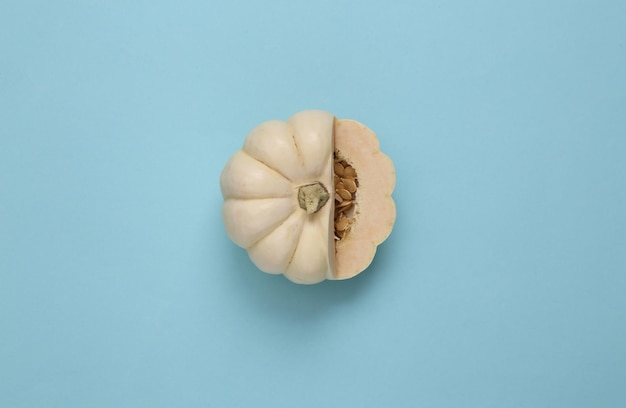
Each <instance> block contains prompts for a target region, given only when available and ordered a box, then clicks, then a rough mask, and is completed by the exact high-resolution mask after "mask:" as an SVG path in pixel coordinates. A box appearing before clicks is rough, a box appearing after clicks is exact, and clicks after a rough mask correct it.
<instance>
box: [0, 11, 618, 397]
mask: <svg viewBox="0 0 626 408" xmlns="http://www.w3.org/2000/svg"><path fill="white" fill-rule="evenodd" d="M625 22H626V2H624V1H590V0H589V1H508V2H498V1H476V2H463V1H397V2H389V3H386V2H382V1H381V2H364V1H320V0H310V1H306V2H300V1H275V2H266V1H259V2H234V1H226V0H220V1H187V2H173V1H172V2H165V1H134V2H121V1H54V2H46V1H13V0H4V1H3V2H2V4H1V5H0V406H2V407H12V408H13V407H14V408H19V407H174V406H176V407H261V406H268V407H384V406H387V407H418V406H419V407H590V406H597V407H625V406H626V23H625ZM310 108H318V109H324V110H328V111H330V112H333V113H334V114H336V115H337V116H339V117H342V118H353V119H356V120H359V121H361V122H363V123H365V124H367V125H368V126H369V127H370V128H372V129H373V130H374V131H376V132H377V133H378V135H379V137H380V139H381V144H382V148H383V150H384V151H385V152H386V153H387V154H389V155H390V156H391V157H392V158H393V159H394V162H395V165H396V170H397V174H398V184H397V188H396V192H395V194H394V197H395V200H396V204H397V208H398V218H397V223H396V227H395V229H394V232H393V234H392V235H391V237H390V238H389V239H388V241H386V242H385V244H384V245H383V246H382V247H380V249H379V253H378V256H377V258H376V259H375V261H374V263H373V265H372V266H371V268H369V269H368V270H367V271H366V272H365V273H363V274H362V275H360V276H358V277H357V278H355V279H353V280H349V281H344V282H325V283H323V284H320V285H316V286H308V287H307V286H297V285H294V284H291V283H290V282H288V281H287V280H285V279H284V278H282V277H280V276H270V275H265V274H262V273H260V272H258V271H257V270H256V269H255V268H254V267H253V266H252V264H251V263H250V262H249V260H248V258H247V256H246V254H245V251H243V250H241V249H239V248H237V247H236V246H235V245H234V244H232V243H231V242H230V241H229V240H228V238H227V236H226V234H225V233H224V230H223V227H222V222H221V217H220V207H221V196H220V192H219V187H218V179H219V173H220V171H221V169H222V166H223V165H224V164H225V162H226V160H227V159H228V157H229V156H230V155H231V154H232V153H234V152H235V151H236V150H238V149H239V148H240V146H241V144H242V142H243V139H244V137H245V136H246V134H247V133H248V131H249V130H250V129H251V128H253V127H254V126H256V125H257V124H258V123H260V122H262V121H265V120H269V119H286V118H288V117H289V116H290V115H292V114H293V113H295V112H297V111H300V110H303V109H310Z"/></svg>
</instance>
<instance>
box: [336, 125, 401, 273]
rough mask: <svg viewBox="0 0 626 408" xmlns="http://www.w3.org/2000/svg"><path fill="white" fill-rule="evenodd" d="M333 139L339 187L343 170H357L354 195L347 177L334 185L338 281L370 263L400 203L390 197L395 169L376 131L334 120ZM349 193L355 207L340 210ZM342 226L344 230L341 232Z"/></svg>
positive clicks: (394, 181) (389, 229) (392, 222)
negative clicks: (396, 203)
mask: <svg viewBox="0 0 626 408" xmlns="http://www.w3.org/2000/svg"><path fill="white" fill-rule="evenodd" d="M334 138H335V146H334V150H335V164H334V166H335V167H334V170H335V186H336V187H337V177H339V178H340V179H341V178H342V177H341V176H344V177H343V178H345V169H347V168H352V169H353V170H354V172H355V175H354V181H355V184H356V185H355V186H354V187H355V188H354V189H355V194H354V195H353V194H352V192H350V190H349V189H348V188H347V187H348V186H347V185H346V183H345V181H344V182H343V183H342V184H343V187H346V188H345V189H337V188H336V192H335V197H336V198H335V231H336V232H335V279H348V278H351V277H353V276H355V275H357V274H359V273H360V272H362V271H363V270H365V269H366V268H367V267H368V266H369V265H370V263H371V262H372V260H373V259H374V255H375V254H376V247H377V246H378V245H379V244H380V243H382V242H383V241H384V240H385V239H387V237H388V236H389V234H390V233H391V230H392V228H393V224H394V222H395V219H396V207H395V204H394V202H393V199H392V198H391V193H392V192H393V189H394V187H395V183H396V173H395V169H394V167H393V163H392V162H391V159H389V157H388V156H387V155H385V154H384V153H382V152H381V151H380V145H379V143H378V138H377V137H376V134H374V132H372V131H371V130H370V129H369V128H367V127H366V126H364V125H362V124H361V123H359V122H356V121H354V120H349V119H335V123H334ZM337 159H339V160H337ZM338 164H339V166H340V167H341V168H340V167H339V166H338ZM349 171H350V173H351V170H349ZM340 173H343V174H340ZM357 175H358V178H357ZM348 183H349V182H348ZM350 188H351V189H352V188H353V186H352V185H350ZM340 190H346V191H345V192H344V191H340ZM346 192H347V193H349V194H350V198H349V200H350V201H351V204H350V206H351V208H350V210H349V211H346V212H345V213H344V212H340V213H338V212H337V206H338V205H340V204H341V202H343V200H344V196H345V197H346V198H347V197H348V196H347V195H346ZM338 195H339V196H340V198H339V199H338V198H337V196H338ZM340 200H342V201H341V202H339V201H340ZM341 215H343V217H345V218H346V219H347V220H344V218H342V217H341ZM344 224H345V225H346V227H345V229H344V230H343V231H340V232H339V234H337V230H339V227H341V228H343V227H344ZM338 238H339V239H338Z"/></svg>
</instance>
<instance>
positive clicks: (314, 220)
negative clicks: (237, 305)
mask: <svg viewBox="0 0 626 408" xmlns="http://www.w3.org/2000/svg"><path fill="white" fill-rule="evenodd" d="M355 124H356V125H360V124H358V123H357V122H353V121H342V123H338V121H337V120H336V119H335V117H334V116H333V115H332V114H330V113H327V112H323V111H304V112H300V113H298V114H296V115H294V116H292V117H291V118H290V119H289V120H287V121H286V122H282V121H276V120H274V121H269V122H265V123H263V124H261V125H259V126H257V127H256V128H255V129H253V130H252V132H250V134H249V135H248V137H247V138H246V140H245V142H244V145H243V148H242V149H241V150H240V151H238V152H236V153H235V154H234V155H233V156H232V157H231V158H230V160H229V161H228V162H227V164H226V166H225V168H224V170H223V172H222V175H221V179H220V187H221V190H222V195H223V197H224V205H223V208H222V217H223V220H224V225H225V228H226V232H227V234H228V236H229V237H230V238H231V239H232V240H233V241H234V242H235V243H236V244H237V245H239V246H241V247H242V248H245V249H247V251H248V255H249V256H250V259H251V260H252V261H253V262H254V264H255V265H256V266H257V267H258V268H259V269H261V270H263V271H264V272H267V273H272V274H281V273H282V274H284V275H285V276H286V277H287V278H288V279H290V280H292V281H293V282H296V283H304V284H312V283H318V282H320V281H323V280H325V279H345V278H349V277H352V276H354V275H356V274H357V273H359V272H361V271H362V270H363V269H365V268H366V267H367V266H368V265H369V264H370V262H371V260H372V258H373V256H374V253H375V251H376V246H377V245H378V244H379V243H380V242H382V241H384V239H385V238H386V237H387V236H388V235H389V233H390V232H391V228H392V226H393V223H394V220H395V206H394V204H393V200H392V199H391V192H392V191H393V187H394V185H395V172H394V170H393V165H392V164H391V161H390V160H389V158H388V157H387V156H385V155H384V154H382V153H381V152H380V151H379V149H378V141H377V139H376V136H375V135H374V133H373V132H371V131H370V130H369V129H367V128H365V127H364V126H362V125H360V126H361V127H358V126H356V125H355ZM338 125H345V126H344V129H348V130H346V131H343V134H344V137H343V138H342V139H341V140H342V142H341V143H340V144H341V145H343V146H344V147H346V148H347V149H348V150H350V144H351V143H352V142H350V141H351V140H353V139H351V138H350V137H352V136H351V134H352V133H354V134H357V137H358V136H359V135H361V136H362V137H363V140H354V143H352V144H354V145H355V149H353V150H354V154H355V160H356V162H359V163H360V166H361V167H362V171H363V174H368V172H369V173H370V174H371V175H372V176H371V177H370V179H372V182H373V183H374V184H373V185H368V181H367V179H359V180H358V182H359V184H360V187H359V188H360V189H361V188H363V190H362V191H363V192H364V194H365V193H367V194H370V195H371V194H372V193H375V194H378V196H379V197H380V199H375V200H372V201H376V202H379V203H380V204H376V205H374V207H372V208H374V209H375V211H377V212H381V213H382V221H383V224H384V225H383V227H382V232H381V231H380V230H381V229H380V228H377V227H374V228H372V227H371V225H373V224H372V223H371V222H369V223H368V222H367V221H365V220H364V221H363V223H362V225H359V223H360V221H359V218H364V219H365V218H367V217H365V216H362V215H361V213H360V209H361V208H369V207H368V206H367V205H365V206H359V205H358V201H357V200H355V206H354V209H352V211H351V213H350V214H351V217H352V218H353V219H352V220H351V222H354V229H355V231H356V235H359V231H360V235H361V237H360V238H359V237H356V238H355V239H354V240H353V241H352V242H351V241H350V238H352V237H350V236H348V237H346V240H345V241H346V242H343V241H342V242H341V244H342V245H344V246H345V247H346V256H347V258H346V257H344V258H345V259H344V260H343V262H342V265H345V267H344V269H345V271H344V272H341V273H337V272H336V270H335V269H336V268H335V265H336V261H339V257H338V256H336V248H335V246H336V244H335V240H336V239H338V238H336V237H335V232H334V229H335V222H334V221H335V219H334V217H333V214H335V181H336V180H338V178H337V176H335V175H334V171H333V169H334V168H335V166H336V161H337V160H336V159H334V156H335V155H336V154H337V147H336V146H335V132H336V130H337V129H338V127H337V126H338ZM355 126H356V127H355ZM338 141H339V139H338ZM346 141H347V142H346ZM370 156H371V158H372V160H373V162H371V163H368V164H367V165H366V163H365V162H366V161H369V159H370ZM346 159H347V160H348V161H350V157H346ZM344 163H345V162H344ZM369 165H373V166H372V168H370V169H366V168H365V167H369ZM380 171H382V173H380ZM357 172H359V169H357ZM381 174H382V178H381ZM381 180H382V182H381ZM377 184H380V185H382V186H383V187H382V188H381V187H380V186H379V185H377ZM376 190H379V191H376ZM361 198H364V197H361ZM337 199H338V200H341V198H340V197H337ZM378 215H381V214H378ZM344 221H346V220H344ZM370 221H371V220H370ZM346 222H347V221H346ZM362 243H365V245H364V246H363V248H362V249H363V251H364V253H363V254H360V251H359V250H358V248H357V249H356V250H355V249H354V248H355V245H357V246H358V245H360V244H362ZM337 246H338V248H337V249H339V243H338V244H337Z"/></svg>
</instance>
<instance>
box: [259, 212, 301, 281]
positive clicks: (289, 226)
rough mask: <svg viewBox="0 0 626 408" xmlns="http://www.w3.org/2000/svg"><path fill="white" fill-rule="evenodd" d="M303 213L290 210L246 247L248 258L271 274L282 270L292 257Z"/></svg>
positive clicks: (299, 232) (299, 233) (279, 272)
mask: <svg viewBox="0 0 626 408" xmlns="http://www.w3.org/2000/svg"><path fill="white" fill-rule="evenodd" d="M303 215H304V214H303V213H298V211H294V212H292V213H291V215H290V216H289V217H287V219H286V220H285V221H284V222H283V223H282V224H281V225H279V226H278V227H276V228H275V229H274V230H273V231H271V232H270V233H269V234H268V235H266V236H265V237H263V238H261V239H260V240H259V241H258V242H256V243H254V244H253V245H251V246H250V247H248V248H247V250H248V254H249V255H250V259H251V260H252V262H254V264H255V265H256V266H257V267H258V268H259V269H261V270H262V271H264V272H267V273H271V274H281V273H283V272H284V270H285V269H286V268H287V267H288V265H289V263H290V262H291V260H292V259H293V256H294V254H295V251H296V245H295V244H296V243H297V242H298V240H299V237H300V236H301V235H302V229H303V228H304V218H303ZM293 238H295V239H293ZM268 255H269V256H268Z"/></svg>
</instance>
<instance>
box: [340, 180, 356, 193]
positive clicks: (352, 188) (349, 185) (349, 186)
mask: <svg viewBox="0 0 626 408" xmlns="http://www.w3.org/2000/svg"><path fill="white" fill-rule="evenodd" d="M342 180H343V181H342V182H341V183H342V184H343V185H344V186H345V188H346V190H348V191H349V192H351V193H355V192H356V183H355V182H354V179H351V178H345V179H342Z"/></svg>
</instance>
